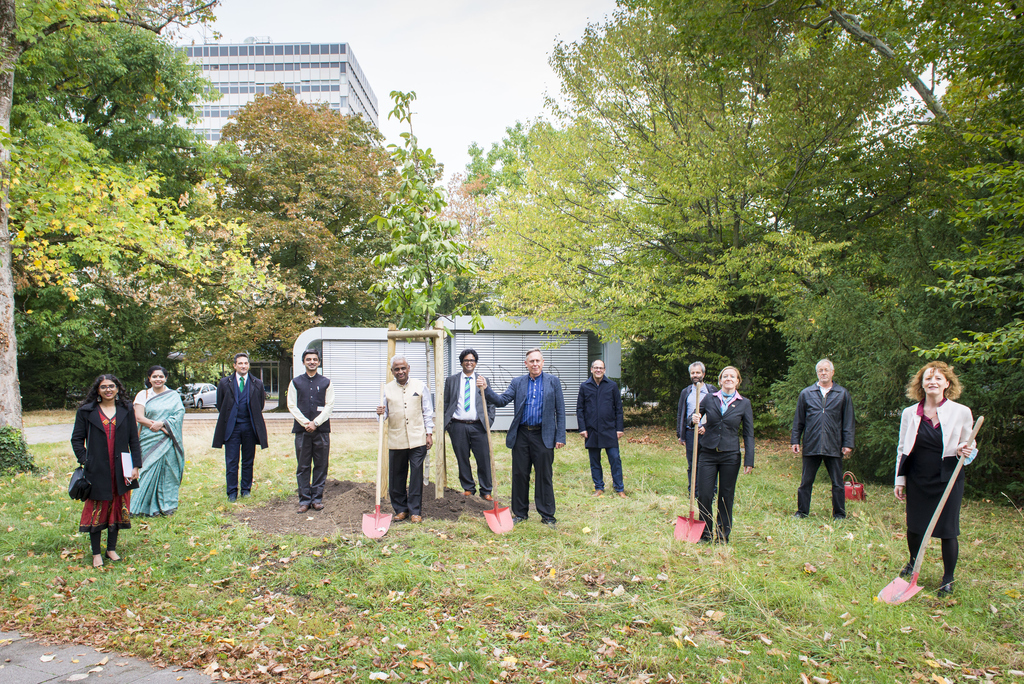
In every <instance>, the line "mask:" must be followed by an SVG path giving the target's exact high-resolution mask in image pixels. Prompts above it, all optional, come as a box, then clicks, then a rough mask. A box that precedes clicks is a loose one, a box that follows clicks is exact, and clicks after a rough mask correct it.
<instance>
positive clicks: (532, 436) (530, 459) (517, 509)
mask: <svg viewBox="0 0 1024 684" xmlns="http://www.w3.org/2000/svg"><path fill="white" fill-rule="evenodd" d="M554 463H555V450H554V449H548V448H547V447H546V446H544V439H543V438H542V437H541V434H540V430H539V429H537V430H527V429H526V426H525V425H520V426H519V432H517V433H516V443H515V446H513V447H512V515H514V516H516V517H517V518H528V517H530V469H531V468H533V469H535V470H536V471H537V479H536V482H535V484H534V488H533V499H534V503H535V505H536V506H537V512H538V513H540V518H541V520H550V521H551V522H554V521H555V484H554V481H553V479H552V472H553V467H554Z"/></svg>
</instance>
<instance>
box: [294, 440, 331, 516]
mask: <svg viewBox="0 0 1024 684" xmlns="http://www.w3.org/2000/svg"><path fill="white" fill-rule="evenodd" d="M330 455H331V433H330V432H319V431H317V432H305V431H303V432H299V433H296V435H295V460H296V461H298V467H297V468H296V469H295V479H296V481H297V482H298V486H299V505H301V506H308V505H310V504H314V503H323V500H324V485H325V484H327V467H328V459H329V458H330Z"/></svg>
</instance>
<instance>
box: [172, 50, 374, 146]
mask: <svg viewBox="0 0 1024 684" xmlns="http://www.w3.org/2000/svg"><path fill="white" fill-rule="evenodd" d="M179 49H181V50H184V51H185V54H186V55H187V56H188V58H189V61H190V62H192V63H193V64H199V65H201V66H202V68H203V76H205V77H206V78H207V79H209V80H210V81H212V82H213V87H214V88H215V89H216V90H218V91H220V94H221V97H220V99H219V100H216V101H204V102H202V103H201V104H197V105H196V112H197V113H198V114H199V116H200V117H201V118H200V120H199V123H198V124H196V126H195V128H194V130H196V131H197V132H198V133H201V134H203V135H204V136H205V137H206V139H207V140H209V141H210V142H216V141H218V140H220V130H221V128H222V127H223V126H224V124H226V123H227V121H228V119H229V118H230V117H232V116H234V115H235V113H236V112H237V111H238V109H239V107H243V106H245V105H247V104H248V103H250V102H252V101H253V100H254V99H255V97H256V95H259V94H265V93H267V92H270V89H271V87H272V86H273V85H274V84H276V83H280V84H282V85H283V86H285V87H286V88H289V89H291V90H292V92H294V93H295V94H296V96H297V97H298V99H299V101H301V102H323V103H327V104H329V105H330V107H331V109H333V110H334V111H336V112H341V113H342V114H358V115H362V116H363V117H365V118H366V119H368V120H369V121H371V122H372V123H373V125H374V126H378V125H379V124H378V112H377V96H376V95H374V94H373V89H372V88H371V87H370V84H369V83H368V82H367V80H366V76H365V74H363V70H362V69H361V68H359V62H357V61H356V58H355V55H353V54H352V49H351V48H350V47H349V45H348V43H325V44H320V43H317V44H313V43H273V42H271V41H270V39H269V38H246V39H245V40H244V41H242V43H240V44H239V43H207V44H205V45H195V46H188V47H182V48H179Z"/></svg>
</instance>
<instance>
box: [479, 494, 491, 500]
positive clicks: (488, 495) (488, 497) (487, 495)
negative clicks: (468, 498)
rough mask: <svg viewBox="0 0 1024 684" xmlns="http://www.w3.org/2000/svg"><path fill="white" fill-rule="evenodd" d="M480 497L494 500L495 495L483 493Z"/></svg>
mask: <svg viewBox="0 0 1024 684" xmlns="http://www.w3.org/2000/svg"><path fill="white" fill-rule="evenodd" d="M480 498H481V499H483V500H484V501H494V497H493V496H491V495H490V494H483V495H481V496H480Z"/></svg>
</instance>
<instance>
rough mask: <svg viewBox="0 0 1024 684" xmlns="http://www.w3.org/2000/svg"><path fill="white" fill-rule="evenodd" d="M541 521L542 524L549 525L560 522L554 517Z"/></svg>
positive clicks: (552, 525)
mask: <svg viewBox="0 0 1024 684" xmlns="http://www.w3.org/2000/svg"><path fill="white" fill-rule="evenodd" d="M540 522H541V524H542V525H547V526H548V527H554V526H555V525H557V524H558V521H557V520H555V519H554V518H548V519H547V520H541V521H540Z"/></svg>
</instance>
